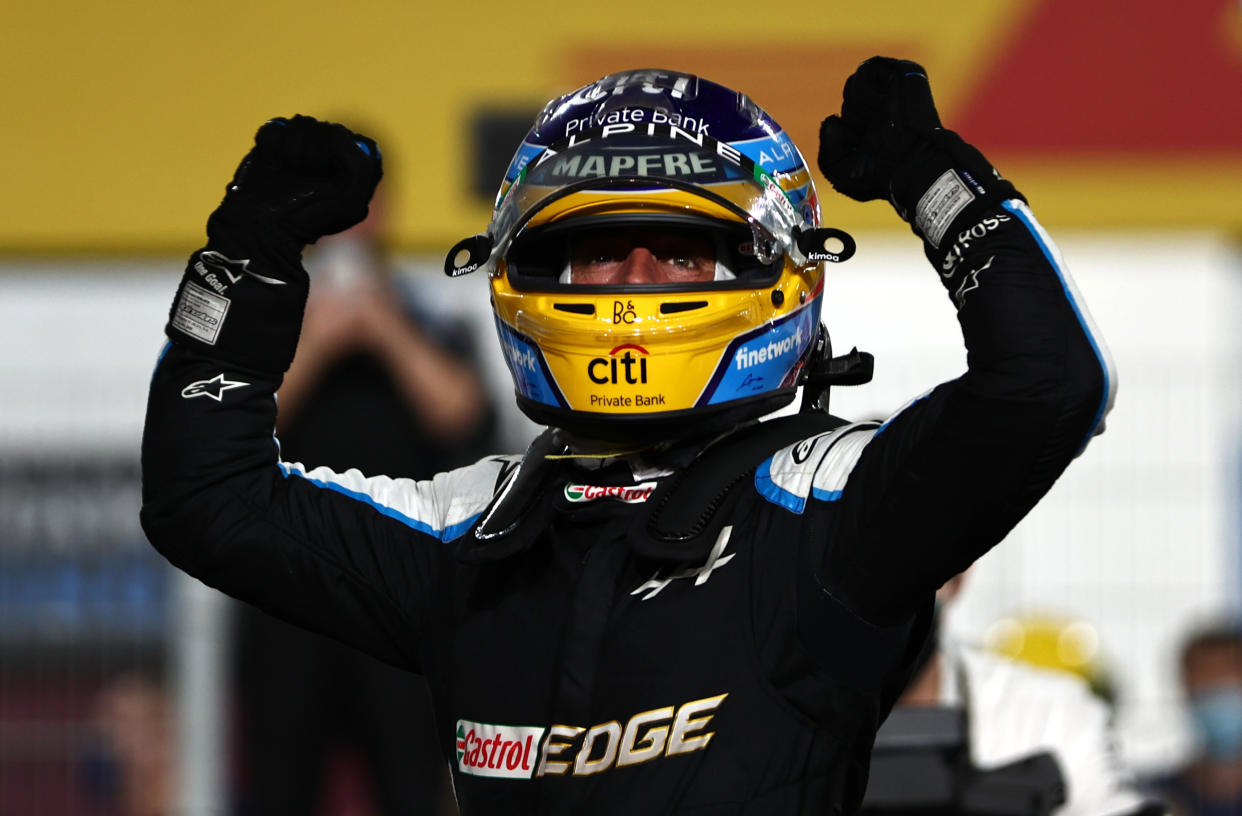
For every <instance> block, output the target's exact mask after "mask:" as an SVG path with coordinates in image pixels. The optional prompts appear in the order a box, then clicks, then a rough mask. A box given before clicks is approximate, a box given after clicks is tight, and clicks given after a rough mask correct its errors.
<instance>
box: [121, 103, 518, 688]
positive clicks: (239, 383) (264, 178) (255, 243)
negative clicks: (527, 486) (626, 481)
mask: <svg viewBox="0 0 1242 816" xmlns="http://www.w3.org/2000/svg"><path fill="white" fill-rule="evenodd" d="M380 175H381V163H380V156H379V150H378V148H377V146H376V145H375V143H374V142H373V141H371V140H370V139H367V138H366V137H364V136H360V135H358V134H355V133H352V132H351V131H349V130H348V129H346V128H344V127H343V126H341V125H337V124H332V123H328V122H319V121H317V120H314V119H311V118H309V117H303V116H297V117H293V118H292V119H273V120H271V121H269V122H268V123H266V124H264V125H263V127H261V128H260V129H259V131H258V133H257V134H256V136H255V145H254V148H253V149H252V150H251V151H250V152H249V153H248V154H247V155H246V157H245V158H244V159H243V160H242V163H241V165H240V166H239V167H238V169H237V172H236V174H235V175H234V177H233V179H232V181H231V182H230V184H229V185H228V187H227V191H226V194H225V196H224V200H223V201H222V202H221V203H220V206H219V207H218V208H217V209H216V210H215V211H214V212H213V213H212V214H211V217H210V218H209V219H208V222H207V239H208V240H207V244H206V246H205V247H203V248H202V249H200V250H198V251H197V252H195V253H194V254H193V255H191V256H190V260H189V263H188V264H187V267H186V271H185V275H184V276H183V278H182V281H181V285H180V287H179V288H178V291H177V295H176V298H175V299H174V302H173V307H172V310H171V312H170V316H169V322H168V326H167V328H166V331H167V333H168V336H169V338H170V342H169V343H168V345H167V346H166V347H165V350H164V352H163V354H162V355H161V358H160V361H159V363H158V365H157V367H156V370H155V374H154V376H153V378H152V382H151V392H150V397H149V401H148V407H147V419H146V426H145V429H144V435H143V443H142V468H143V507H142V524H143V529H144V530H145V531H146V533H147V536H148V538H149V539H150V540H151V543H152V544H153V545H154V546H155V548H156V549H157V550H159V551H160V552H161V553H163V554H164V555H165V556H166V557H167V558H168V559H169V560H170V561H171V562H172V563H173V564H175V565H176V566H178V567H179V568H181V569H183V570H185V571H186V572H188V573H190V574H191V575H193V576H195V577H196V578H198V579H200V580H202V581H203V582H204V583H206V584H209V585H211V586H214V587H217V588H219V589H221V590H223V591H224V592H227V593H228V594H230V595H233V596H235V597H237V598H240V599H242V600H245V601H248V602H250V603H252V604H254V605H256V606H259V607H260V608H262V609H264V610H266V611H268V612H270V613H272V614H274V615H277V616H279V617H281V618H284V619H286V620H288V621H290V622H292V623H294V624H296V625H299V626H302V627H305V628H308V629H312V630H314V631H317V632H320V633H322V634H327V635H329V636H332V637H335V638H337V639H340V640H342V641H345V642H347V643H349V644H351V645H354V646H356V647H358V648H361V649H363V650H365V651H367V652H369V653H371V654H373V655H375V656H376V657H379V658H381V659H383V660H386V661H388V662H390V663H394V664H397V665H401V666H404V667H407V668H411V669H415V670H417V669H419V668H420V661H419V654H418V648H419V642H420V640H421V638H420V637H419V634H420V632H421V630H422V628H423V624H424V620H425V618H426V614H427V612H426V610H428V609H429V608H430V606H429V605H430V604H431V603H433V602H434V598H433V593H432V588H433V587H434V586H435V585H436V580H435V577H436V574H437V564H438V563H440V562H441V553H442V552H443V551H444V550H445V549H446V543H447V542H448V541H451V540H452V538H453V537H454V536H455V535H457V534H459V533H460V532H463V531H464V530H465V529H466V528H468V526H469V522H470V520H471V518H472V516H473V515H476V514H477V513H478V512H479V511H480V510H481V509H482V505H483V504H485V503H486V501H487V499H488V498H489V497H490V495H491V488H492V485H493V483H494V481H495V477H496V474H497V473H498V472H499V471H500V469H501V463H500V461H498V460H484V461H483V462H480V463H479V464H477V465H474V466H471V467H469V468H464V469H461V470H458V471H453V472H452V473H449V474H441V475H440V476H437V477H436V478H435V479H433V480H431V481H427V482H418V483H416V482H413V481H410V480H405V479H397V480H394V479H387V478H383V477H381V478H372V479H366V478H364V477H363V476H362V475H361V474H360V473H358V472H357V471H348V472H346V473H344V474H335V473H332V472H330V471H327V470H314V471H311V472H310V473H306V472H305V471H304V470H303V469H302V468H301V466H300V465H288V464H285V463H282V462H281V461H280V456H279V445H278V443H277V441H276V440H275V438H274V437H273V429H274V428H275V422H276V402H275V392H276V389H277V388H278V387H279V385H280V382H281V379H282V377H283V374H284V372H285V371H286V370H287V369H288V367H289V363H290V361H291V360H292V358H293V352H294V349H295V348H296V345H297V339H298V333H299V329H300V325H301V319H302V311H303V308H304V306H305V302H306V294H307V291H308V287H309V281H308V279H307V275H306V272H305V271H304V270H303V269H302V265H301V252H302V249H303V247H305V245H306V244H308V243H313V242H314V241H316V240H317V239H318V238H320V237H322V236H324V235H329V234H332V233H334V232H339V231H341V230H343V229H346V228H348V227H349V226H351V225H353V224H355V223H357V222H358V221H360V220H362V218H364V217H365V216H366V213H367V206H368V202H369V201H370V198H371V195H372V193H373V191H374V189H375V186H376V184H377V183H378V182H379V178H380ZM476 505H477V509H476Z"/></svg>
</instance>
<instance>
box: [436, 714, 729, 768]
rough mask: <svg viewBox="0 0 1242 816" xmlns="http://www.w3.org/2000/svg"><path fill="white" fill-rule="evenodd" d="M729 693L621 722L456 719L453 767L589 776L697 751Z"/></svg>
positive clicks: (711, 734) (705, 741) (707, 739)
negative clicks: (546, 725)
mask: <svg viewBox="0 0 1242 816" xmlns="http://www.w3.org/2000/svg"><path fill="white" fill-rule="evenodd" d="M728 696H729V695H728V694H718V695H716V696H715V697H705V698H703V699H701V700H691V701H690V702H688V703H682V704H681V705H679V706H665V707H664V708H655V709H652V710H650V711H643V712H641V713H639V714H635V715H634V716H633V717H630V718H629V720H628V721H627V722H626V723H625V724H624V725H623V724H622V723H621V722H619V721H617V720H610V721H609V722H606V723H600V724H599V725H593V726H591V727H590V728H583V727H581V726H577V725H553V726H551V727H549V728H540V727H537V726H521V725H493V724H490V723H477V722H471V721H470V720H458V721H457V768H458V770H460V771H461V772H462V773H467V774H471V775H473V776H491V777H500V778H505V779H533V778H535V777H540V776H561V775H564V776H590V775H592V774H597V773H600V772H602V771H607V770H610V769H612V768H622V767H625V766H627V765H638V764H640V763H643V762H650V761H651V760H654V759H659V758H660V757H670V756H676V755H678V754H690V753H694V752H695V751H702V750H703V749H704V748H706V747H707V746H708V744H709V743H710V742H711V740H712V737H714V736H715V735H716V732H714V731H709V730H707V729H708V727H709V726H710V724H711V721H712V718H713V717H714V716H715V715H716V710H717V709H718V708H720V704H721V703H723V702H724V700H725V698H726V697H728ZM545 735H546V736H545ZM536 753H538V757H539V760H538V764H536V763H535V756H534V755H535V754H536Z"/></svg>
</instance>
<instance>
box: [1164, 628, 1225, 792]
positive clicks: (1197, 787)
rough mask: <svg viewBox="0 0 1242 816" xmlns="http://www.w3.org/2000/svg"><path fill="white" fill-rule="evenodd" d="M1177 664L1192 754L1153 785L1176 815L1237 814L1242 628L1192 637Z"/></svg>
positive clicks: (1209, 630)
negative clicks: (1193, 743)
mask: <svg viewBox="0 0 1242 816" xmlns="http://www.w3.org/2000/svg"><path fill="white" fill-rule="evenodd" d="M1180 665H1181V681H1182V688H1183V690H1184V691H1185V694H1186V702H1187V706H1188V708H1189V713H1190V719H1191V722H1192V725H1193V728H1194V732H1195V736H1196V752H1195V754H1194V756H1193V757H1192V758H1191V759H1190V761H1189V762H1187V763H1186V765H1185V766H1184V767H1182V768H1180V769H1178V770H1177V771H1175V772H1174V773H1171V774H1169V775H1167V776H1165V777H1163V778H1160V779H1156V780H1155V781H1154V782H1153V785H1152V786H1153V788H1154V789H1155V790H1156V791H1158V792H1159V793H1161V794H1162V795H1164V796H1165V797H1166V798H1167V799H1168V800H1169V802H1170V803H1171V804H1172V806H1173V812H1174V813H1175V814H1177V816H1233V815H1234V814H1242V626H1240V625H1239V624H1237V623H1236V622H1229V623H1222V624H1214V625H1212V626H1206V627H1203V628H1200V629H1197V630H1195V631H1193V632H1191V633H1190V634H1189V635H1188V637H1187V638H1186V640H1185V641H1184V642H1183V645H1182V649H1181V664H1180Z"/></svg>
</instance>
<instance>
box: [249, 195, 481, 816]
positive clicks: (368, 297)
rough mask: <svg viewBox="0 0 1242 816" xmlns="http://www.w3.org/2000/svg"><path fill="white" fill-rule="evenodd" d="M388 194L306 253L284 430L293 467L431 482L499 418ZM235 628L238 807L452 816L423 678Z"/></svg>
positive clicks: (337, 815)
mask: <svg viewBox="0 0 1242 816" xmlns="http://www.w3.org/2000/svg"><path fill="white" fill-rule="evenodd" d="M382 194H383V187H382V186H381V188H380V190H379V192H378V193H377V195H376V199H375V200H374V201H373V202H372V204H371V210H370V215H369V216H368V218H367V219H366V220H365V221H363V222H362V223H361V224H359V225H357V226H356V227H354V228H353V229H350V230H348V231H346V232H344V233H341V234H339V235H335V236H330V237H327V238H324V239H322V240H321V241H319V243H318V244H317V245H316V246H315V247H313V248H311V250H310V251H308V253H307V257H306V261H305V262H306V267H307V270H308V272H309V273H310V275H311V279H312V284H311V292H310V296H309V301H308V304H307V310H306V318H305V322H304V324H303V327H302V335H301V338H300V340H299V345H298V350H297V356H296V358H295V360H294V362H293V365H292V367H291V368H290V370H289V372H288V374H287V376H286V377H285V380H284V384H283V386H282V387H281V389H280V391H279V393H278V395H277V402H278V405H279V413H278V418H277V423H278V424H277V432H278V433H277V435H278V437H279V439H280V442H281V456H282V458H283V459H284V460H286V461H290V462H302V463H304V464H306V465H307V466H319V465H326V466H330V467H333V468H335V469H338V470H340V469H344V468H346V467H358V468H360V469H362V470H363V471H364V472H366V473H367V474H370V475H387V476H392V477H394V478H397V477H405V478H414V479H421V478H429V477H430V476H432V475H433V474H435V473H438V472H442V471H445V470H449V469H451V468H454V467H457V466H459V465H463V464H467V463H469V462H473V461H475V460H476V459H478V458H480V457H481V456H483V455H486V454H487V453H489V452H490V451H491V448H492V445H493V434H494V428H495V421H494V414H493V409H492V406H491V402H490V400H489V398H488V395H487V393H486V390H485V388H484V386H483V383H482V380H481V376H480V374H479V373H478V370H477V369H476V367H475V363H474V351H473V345H472V340H471V336H470V335H469V333H468V331H467V330H466V328H465V327H464V326H462V325H458V324H456V323H454V322H450V321H448V320H447V319H446V318H444V317H443V315H442V314H441V313H437V310H436V309H435V308H434V305H433V304H428V303H423V302H420V301H419V300H418V299H417V297H416V296H415V294H416V293H415V291H414V290H412V289H411V288H410V287H409V285H408V284H409V282H408V281H405V280H403V279H401V278H400V276H399V275H398V273H397V270H395V269H394V268H393V266H392V264H391V261H390V256H389V253H388V249H387V246H386V243H385V237H384V236H385V226H386V223H387V222H386V211H385V204H384V202H385V200H386V198H385V197H384V196H383V195H382ZM237 623H238V628H237V639H236V648H237V654H236V657H237V660H236V682H237V690H238V696H237V699H238V702H239V704H240V714H241V717H240V720H241V737H242V744H241V746H240V750H239V755H240V759H241V773H240V774H239V777H240V778H239V793H240V799H239V813H241V814H244V816H269V815H270V814H280V816H303V814H304V815H305V816H353V814H377V815H378V816H395V815H396V814H402V815H403V816H404V815H405V814H447V813H452V812H454V811H455V808H454V806H453V802H452V794H451V792H450V791H449V789H448V773H447V766H446V765H445V760H444V758H443V756H442V755H441V753H440V751H439V747H438V746H437V745H436V743H435V740H434V737H433V725H432V716H433V715H432V709H431V705H430V698H429V695H428V691H427V687H426V683H425V681H424V680H423V678H422V677H420V676H416V675H412V674H410V673H408V672H403V671H399V670H397V669H395V668H392V667H390V666H386V665H384V664H382V663H380V662H378V661H376V660H375V659H373V658H371V657H369V656H367V655H364V654H362V653H361V652H357V651H355V650H353V649H351V648H349V647H346V646H343V645H341V644H338V643H336V642H335V641H331V640H328V639H326V638H322V637H320V636H318V635H313V634H310V633H308V632H305V631H303V630H300V629H296V628H294V627H291V626H289V625H287V624H285V623H283V622H281V621H278V620H276V619H274V618H271V617H269V616H267V615H266V614H264V613H262V612H259V611H258V610H255V609H253V608H251V607H248V606H244V607H242V610H241V612H240V614H239V615H238V618H237Z"/></svg>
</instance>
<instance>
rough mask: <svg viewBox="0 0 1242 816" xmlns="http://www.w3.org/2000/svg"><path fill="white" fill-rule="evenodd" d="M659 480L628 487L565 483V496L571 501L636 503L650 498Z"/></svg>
mask: <svg viewBox="0 0 1242 816" xmlns="http://www.w3.org/2000/svg"><path fill="white" fill-rule="evenodd" d="M657 485H659V482H643V483H642V484H636V485H633V486H630V487H625V486H620V485H585V484H567V485H565V498H566V499H569V500H570V501H571V502H589V501H596V500H598V499H615V500H616V501H622V502H625V503H626V504H638V503H640V502H645V501H647V499H649V498H651V494H652V493H653V492H654V491H655V489H656V486H657Z"/></svg>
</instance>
